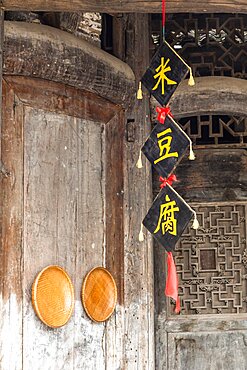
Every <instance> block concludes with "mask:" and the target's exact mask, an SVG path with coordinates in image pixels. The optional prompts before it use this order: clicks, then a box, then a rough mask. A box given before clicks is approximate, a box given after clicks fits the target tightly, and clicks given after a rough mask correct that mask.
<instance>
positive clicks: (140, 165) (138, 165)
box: [136, 149, 143, 168]
mask: <svg viewBox="0 0 247 370" xmlns="http://www.w3.org/2000/svg"><path fill="white" fill-rule="evenodd" d="M136 167H137V168H142V167H143V165H142V151H141V149H140V154H139V158H138V161H137V162H136Z"/></svg>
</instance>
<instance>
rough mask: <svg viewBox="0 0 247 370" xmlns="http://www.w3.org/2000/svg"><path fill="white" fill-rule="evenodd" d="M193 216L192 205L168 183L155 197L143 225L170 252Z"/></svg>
mask: <svg viewBox="0 0 247 370" xmlns="http://www.w3.org/2000/svg"><path fill="white" fill-rule="evenodd" d="M193 216H194V212H193V210H192V209H191V208H190V206H189V205H188V204H187V203H186V202H185V201H184V200H183V199H182V198H181V197H180V195H179V194H178V193H177V192H176V191H175V190H174V189H173V188H172V187H171V186H170V185H169V184H167V185H166V186H165V187H164V188H163V189H162V190H161V191H160V193H159V194H158V196H157V197H156V198H155V200H154V202H153V204H152V206H151V208H150V210H149V211H148V214H147V215H146V217H145V218H144V220H143V225H144V226H145V227H146V228H147V229H148V231H149V232H150V233H151V234H152V235H153V236H154V238H156V239H157V241H158V242H159V243H160V244H161V245H162V246H163V247H164V248H165V249H166V250H167V251H168V252H170V251H172V250H174V248H175V244H176V243H177V241H178V239H179V238H180V236H181V234H182V233H183V231H184V229H185V228H186V226H187V225H188V223H189V222H190V220H191V218H192V217H193Z"/></svg>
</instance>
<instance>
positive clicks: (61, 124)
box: [23, 107, 105, 369]
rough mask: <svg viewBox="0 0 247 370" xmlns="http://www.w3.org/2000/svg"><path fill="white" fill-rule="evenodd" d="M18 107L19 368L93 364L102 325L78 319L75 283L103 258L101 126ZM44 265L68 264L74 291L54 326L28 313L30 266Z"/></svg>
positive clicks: (78, 284) (32, 273)
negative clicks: (68, 312) (66, 317)
mask: <svg viewBox="0 0 247 370" xmlns="http://www.w3.org/2000/svg"><path fill="white" fill-rule="evenodd" d="M24 114H25V122H24V135H23V141H24V227H23V242H24V245H23V253H24V258H23V263H24V274H23V284H24V289H25V294H24V297H23V299H24V306H23V307H24V327H23V357H24V359H23V367H24V368H26V369H29V368H30V369H31V368H35V366H37V363H39V364H40V365H39V367H40V368H44V369H45V368H47V369H48V368H50V369H54V368H55V367H57V368H59V369H64V368H67V369H69V368H73V367H74V368H77V369H83V368H85V367H87V366H89V368H93V367H95V368H100V367H101V366H102V363H103V362H104V354H103V348H102V346H101V343H102V340H103V337H104V325H103V324H100V325H99V326H97V327H96V326H95V325H93V323H92V322H90V321H89V320H87V319H86V318H85V313H84V312H83V309H82V305H81V302H80V290H81V283H82V278H83V276H85V274H86V273H87V271H88V270H89V269H91V268H92V267H94V266H98V265H100V266H101V265H103V264H104V250H105V245H104V226H105V225H104V199H105V196H104V186H103V182H102V181H103V178H104V168H103V161H102V156H103V148H102V128H101V125H100V124H98V123H95V122H90V121H85V120H81V119H76V118H73V117H69V116H65V115H58V114H54V113H48V112H44V111H42V110H37V109H32V108H28V107H27V108H25V110H24ZM92 149H93V150H92ZM49 264H58V265H60V266H63V267H64V268H65V269H66V270H67V271H68V273H69V274H70V276H71V277H72V280H73V283H74V287H75V294H76V297H75V298H76V304H75V312H74V315H73V318H72V319H71V320H70V322H69V323H68V325H66V327H65V328H62V329H58V330H55V331H54V330H50V329H46V328H44V325H43V324H41V323H40V322H39V320H38V319H37V318H36V317H35V314H34V312H33V308H32V306H31V305H30V295H29V294H28V293H29V292H30V290H31V286H30V284H31V282H32V280H33V279H34V277H35V275H36V274H37V272H38V271H39V270H41V269H42V268H43V267H44V266H47V265H49ZM44 334H45V335H44ZM82 339H83V342H84V345H83V346H82V345H81V341H82ZM90 340H94V344H95V345H94V350H95V351H96V353H97V356H94V355H93V353H91V354H90V356H89V353H84V356H81V354H82V352H83V351H86V352H90V351H89V348H91V347H90V346H88V345H87V344H88V343H90ZM88 341H89V342H88ZM83 347H85V348H87V349H86V350H85V349H83ZM55 354H56V355H55ZM78 358H80V361H79V363H76V367H75V363H74V361H75V360H76V359H78Z"/></svg>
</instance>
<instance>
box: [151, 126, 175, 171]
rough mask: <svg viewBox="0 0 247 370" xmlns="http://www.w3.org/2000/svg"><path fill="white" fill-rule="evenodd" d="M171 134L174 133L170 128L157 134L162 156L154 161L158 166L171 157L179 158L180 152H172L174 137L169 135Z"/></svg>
mask: <svg viewBox="0 0 247 370" xmlns="http://www.w3.org/2000/svg"><path fill="white" fill-rule="evenodd" d="M169 133H172V130H171V129H170V128H168V129H166V130H164V131H161V132H159V133H158V134H157V139H158V146H159V149H160V154H159V158H158V159H156V160H155V161H154V164H157V163H158V162H160V161H163V160H164V159H166V158H169V157H178V152H173V153H171V152H170V150H171V142H172V136H171V135H168V134H169Z"/></svg>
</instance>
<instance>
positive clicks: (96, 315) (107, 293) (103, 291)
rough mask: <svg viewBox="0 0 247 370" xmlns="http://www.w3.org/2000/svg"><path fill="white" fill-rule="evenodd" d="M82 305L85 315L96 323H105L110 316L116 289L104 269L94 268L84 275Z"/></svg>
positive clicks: (115, 299)
mask: <svg viewBox="0 0 247 370" xmlns="http://www.w3.org/2000/svg"><path fill="white" fill-rule="evenodd" d="M82 303H83V306H84V309H85V311H86V313H87V315H88V316H89V317H90V318H91V319H92V320H94V321H96V322H102V321H106V320H107V319H108V318H109V317H110V316H111V315H112V313H113V311H114V309H115V307H116V303H117V287H116V283H115V280H114V278H113V277H112V275H111V274H110V272H109V271H107V270H106V269H105V268H104V267H96V268H94V269H92V270H91V271H90V272H89V273H88V274H87V275H86V277H85V279H84V281H83V285H82Z"/></svg>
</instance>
